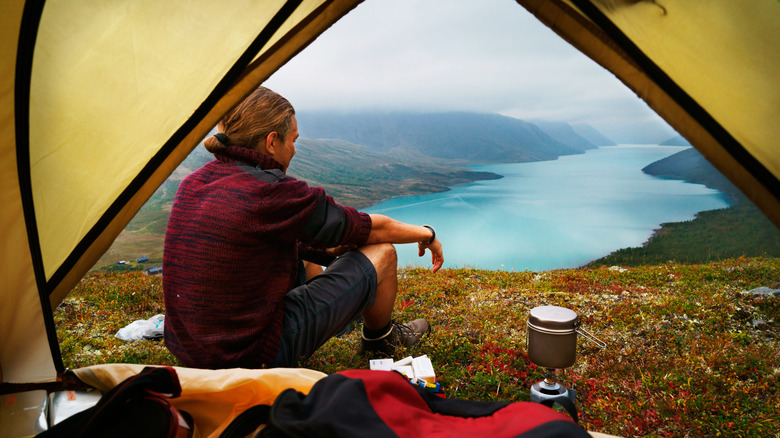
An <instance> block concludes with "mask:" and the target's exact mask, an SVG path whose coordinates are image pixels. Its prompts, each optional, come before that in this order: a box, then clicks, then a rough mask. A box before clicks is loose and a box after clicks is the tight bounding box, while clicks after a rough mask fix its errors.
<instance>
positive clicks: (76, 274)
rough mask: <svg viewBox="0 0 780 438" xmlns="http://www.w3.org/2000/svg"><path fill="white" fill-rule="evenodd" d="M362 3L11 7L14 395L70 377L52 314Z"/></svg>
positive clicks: (6, 263) (9, 353)
mask: <svg viewBox="0 0 780 438" xmlns="http://www.w3.org/2000/svg"><path fill="white" fill-rule="evenodd" d="M356 3H358V2H357V1H354V0H331V1H328V0H290V1H284V0H263V1H257V0H239V1H236V2H231V3H230V4H229V7H226V6H227V5H225V4H224V3H220V2H212V1H206V0H201V1H179V0H171V1H165V2H155V1H143V0H141V1H132V2H114V1H112V2H105V1H100V0H68V1H64V0H50V1H47V2H42V1H38V2H32V1H30V2H25V1H23V0H8V1H3V2H1V3H0V35H1V36H2V38H0V56H2V60H3V62H2V64H0V68H2V76H1V77H2V79H0V81H1V82H0V83H2V87H1V88H0V89H1V90H2V92H0V135H1V137H0V166H2V167H1V168H0V170H2V175H0V178H2V184H0V201H3V202H2V210H1V211H0V229H2V230H3V235H4V239H3V245H4V246H3V252H2V256H1V258H0V278H2V279H3V283H4V286H3V291H2V294H3V296H2V303H3V304H2V307H0V321H1V324H2V333H0V369H1V370H2V381H3V382H36V381H51V380H54V379H55V378H56V376H57V372H59V371H62V370H63V366H62V363H61V359H60V358H59V347H58V346H57V340H56V337H55V332H54V326H53V320H52V318H51V307H52V306H56V305H57V304H58V303H59V302H60V301H61V300H62V298H63V297H64V296H65V295H66V294H67V293H68V292H69V291H70V290H71V289H72V287H73V285H75V284H76V283H77V282H78V281H79V280H80V279H81V277H82V276H83V275H84V274H85V273H86V272H87V270H88V269H89V268H90V267H91V266H92V265H93V264H94V262H95V261H96V260H97V259H98V258H99V257H100V255H101V254H102V253H103V252H105V250H107V249H108V247H109V246H110V245H111V242H112V241H113V240H114V238H115V237H116V236H117V235H118V234H119V233H120V232H121V230H122V229H123V228H124V226H125V225H126V224H127V223H128V222H129V221H130V219H131V218H132V217H133V215H134V214H135V213H136V212H137V211H138V209H139V208H140V207H141V206H142V205H143V204H144V202H145V201H146V199H148V197H149V196H151V194H152V193H153V192H154V190H155V189H156V188H157V187H158V186H159V185H160V184H161V183H162V182H163V181H164V180H165V179H166V178H167V177H168V176H169V175H170V173H171V172H172V171H173V170H174V169H175V168H176V166H177V165H178V164H179V163H180V162H181V161H182V160H183V159H184V158H185V157H186V156H187V155H188V154H189V152H190V151H191V150H192V149H193V148H194V147H195V146H196V145H197V144H198V142H199V141H200V140H201V139H202V138H203V137H204V136H205V135H206V134H207V133H208V132H209V130H210V129H211V128H212V127H213V126H214V125H216V123H217V121H218V120H219V118H220V117H221V115H222V114H224V113H225V112H226V111H227V110H228V109H229V108H230V107H232V106H233V105H235V104H236V103H238V102H239V101H240V100H241V99H243V97H244V96H246V95H247V94H248V93H249V92H251V91H252V90H253V89H254V88H256V87H257V85H259V84H260V83H261V82H262V81H263V80H265V79H266V78H267V77H268V76H270V75H271V74H272V73H273V72H274V71H275V70H276V69H278V68H279V67H280V66H281V65H283V64H284V63H285V62H286V61H287V60H289V59H290V58H291V57H292V56H293V55H294V54H295V53H297V52H298V51H299V50H301V49H302V48H303V47H305V46H306V45H307V44H309V43H310V42H311V41H312V40H313V39H314V38H315V37H316V36H317V35H319V34H320V33H321V32H322V31H324V30H325V29H326V28H327V27H328V26H330V25H331V24H332V23H333V22H334V21H336V20H337V19H338V18H340V17H341V16H343V15H344V14H345V13H347V12H348V11H349V10H350V9H352V8H353V7H354V6H355V4H356Z"/></svg>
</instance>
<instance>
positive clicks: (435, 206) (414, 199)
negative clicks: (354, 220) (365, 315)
mask: <svg viewBox="0 0 780 438" xmlns="http://www.w3.org/2000/svg"><path fill="white" fill-rule="evenodd" d="M683 149H686V148H685V147H676V146H675V147H672V146H657V145H619V146H608V147H600V148H598V149H593V150H589V151H587V152H586V153H584V154H579V155H568V156H563V157H560V158H559V159H557V160H554V161H540V162H533V163H515V164H496V165H483V166H473V167H472V168H473V169H475V170H482V171H489V172H493V173H497V174H499V175H503V176H504V177H503V178H501V179H498V180H489V181H478V182H475V183H470V184H464V185H460V186H456V187H453V188H452V190H450V191H447V192H442V193H431V194H425V195H418V196H404V197H400V198H394V199H390V200H387V201H384V202H381V203H379V204H376V205H374V206H372V207H370V208H368V209H365V210H364V211H366V212H368V213H380V214H385V215H387V216H390V217H392V218H394V219H397V220H400V221H403V222H408V223H413V224H420V225H422V224H430V225H432V226H433V227H434V228H436V233H437V236H438V237H439V238H440V240H441V242H442V244H443V246H444V260H445V263H444V267H448V268H460V267H467V268H479V269H490V270H506V271H544V270H550V269H561V268H576V267H580V266H583V265H585V264H587V263H588V262H590V261H592V260H595V259H597V258H599V257H603V256H605V255H607V254H609V253H611V252H612V251H615V250H617V249H620V248H626V247H632V246H641V245H642V244H643V243H644V242H646V241H647V240H648V239H649V238H650V236H651V235H652V233H653V231H654V230H655V229H657V228H659V226H660V224H661V223H664V222H679V221H684V220H690V219H693V217H694V215H695V214H696V213H698V212H700V211H705V210H713V209H718V208H724V207H727V206H729V202H728V200H727V199H726V197H725V195H724V194H722V193H721V192H719V191H717V190H713V189H710V188H708V187H706V186H704V185H701V184H691V183H688V182H684V181H680V180H670V179H663V178H656V177H652V176H649V175H646V174H644V173H643V172H642V168H643V167H645V166H647V165H648V164H650V163H652V162H654V161H658V160H660V159H662V158H664V157H667V156H669V155H672V154H674V153H676V152H679V151H681V150H683ZM396 248H397V250H398V261H399V263H398V264H399V266H402V267H403V266H430V255H429V254H426V255H425V257H423V258H420V257H418V256H417V245H414V244H412V245H396Z"/></svg>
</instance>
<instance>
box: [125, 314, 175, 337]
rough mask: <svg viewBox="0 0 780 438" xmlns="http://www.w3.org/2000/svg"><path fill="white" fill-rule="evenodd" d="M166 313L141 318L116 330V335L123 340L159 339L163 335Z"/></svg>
mask: <svg viewBox="0 0 780 438" xmlns="http://www.w3.org/2000/svg"><path fill="white" fill-rule="evenodd" d="M164 325H165V315H154V316H153V317H151V318H149V319H139V320H137V321H133V322H131V323H130V324H129V325H127V326H126V327H122V328H121V329H119V331H118V332H116V337H117V338H119V339H121V340H123V341H140V340H143V339H157V338H161V337H162V336H163V327H164Z"/></svg>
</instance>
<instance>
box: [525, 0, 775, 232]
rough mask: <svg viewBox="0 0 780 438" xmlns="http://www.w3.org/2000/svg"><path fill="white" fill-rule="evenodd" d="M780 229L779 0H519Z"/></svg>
mask: <svg viewBox="0 0 780 438" xmlns="http://www.w3.org/2000/svg"><path fill="white" fill-rule="evenodd" d="M517 1H518V3H520V4H522V5H523V6H524V7H525V8H526V9H528V10H529V11H530V12H531V13H532V14H534V15H535V16H536V17H537V18H538V19H539V20H541V21H542V22H544V23H545V24H546V25H547V26H549V27H550V28H551V29H552V30H554V31H555V32H556V33H558V34H559V35H560V36H561V37H563V38H564V39H565V40H567V41H568V42H570V43H571V44H572V45H574V46H575V47H577V48H578V49H579V50H581V51H582V52H583V53H585V54H586V55H588V56H589V57H590V58H592V59H593V60H594V61H596V62H598V63H599V64H601V65H602V66H603V67H605V68H606V69H608V70H610V71H611V72H613V73H614V74H615V75H616V76H617V77H618V78H619V79H620V80H621V81H623V82H624V83H625V84H626V85H627V86H628V87H629V88H631V89H632V90H633V91H634V92H635V93H636V94H637V95H638V96H639V97H640V98H642V99H643V100H645V101H646V102H647V104H648V105H649V106H650V107H651V108H653V109H654V110H655V111H656V112H657V113H658V114H659V115H660V116H661V117H663V118H664V119H665V120H666V121H667V122H668V123H669V124H670V125H671V126H672V127H673V128H675V129H676V130H677V131H678V132H679V133H681V134H682V135H683V136H684V137H686V138H687V139H688V140H689V141H690V142H691V144H693V145H694V146H695V147H696V148H697V149H698V150H699V151H700V152H701V153H702V154H703V155H704V156H705V157H706V158H707V159H708V160H709V161H710V162H711V163H712V164H713V165H714V166H715V167H717V168H718V170H719V171H720V172H721V173H723V174H724V175H725V176H726V177H728V178H729V179H730V180H731V181H732V182H733V183H734V184H735V185H736V186H737V187H739V188H740V190H742V192H743V193H744V194H745V195H747V196H748V198H750V199H751V200H752V201H753V202H754V203H755V204H756V205H757V206H758V207H759V208H761V209H762V210H763V212H764V213H765V214H766V215H767V217H768V218H769V219H770V220H772V221H773V222H774V223H775V225H777V226H780V202H778V201H779V200H780V198H779V197H780V182H778V178H780V154H778V152H777V151H778V145H777V139H778V138H780V83H779V81H778V78H780V76H778V72H779V71H780V44H779V43H778V41H780V39H778V38H779V37H780V2H777V1H775V0H755V1H750V2H734V1H728V0H717V1H707V2H698V1H694V0H683V1H665V0H593V1H588V0H571V1H563V0H550V1H547V0H517Z"/></svg>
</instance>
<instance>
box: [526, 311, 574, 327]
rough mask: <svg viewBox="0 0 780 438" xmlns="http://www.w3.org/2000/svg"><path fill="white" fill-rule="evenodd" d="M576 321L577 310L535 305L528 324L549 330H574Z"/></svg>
mask: <svg viewBox="0 0 780 438" xmlns="http://www.w3.org/2000/svg"><path fill="white" fill-rule="evenodd" d="M576 321H577V313H576V312H575V311H573V310H571V309H567V308H565V307H558V306H540V307H534V308H533V309H531V315H530V316H529V317H528V324H531V325H534V326H537V327H540V328H545V329H548V330H572V329H574V328H575V324H576Z"/></svg>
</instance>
